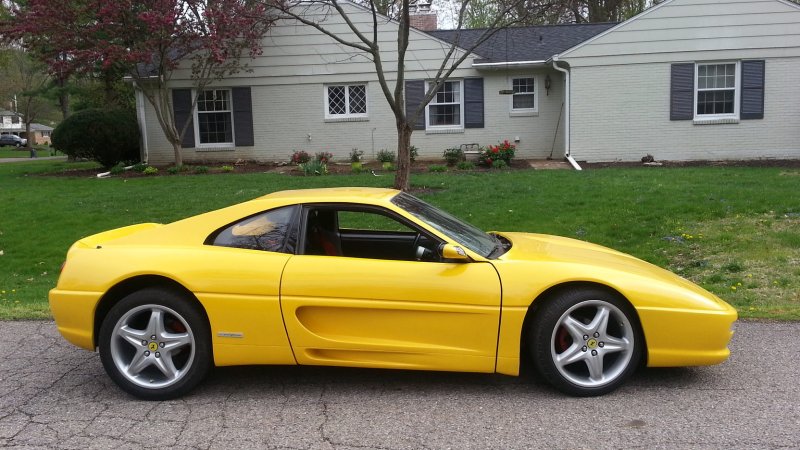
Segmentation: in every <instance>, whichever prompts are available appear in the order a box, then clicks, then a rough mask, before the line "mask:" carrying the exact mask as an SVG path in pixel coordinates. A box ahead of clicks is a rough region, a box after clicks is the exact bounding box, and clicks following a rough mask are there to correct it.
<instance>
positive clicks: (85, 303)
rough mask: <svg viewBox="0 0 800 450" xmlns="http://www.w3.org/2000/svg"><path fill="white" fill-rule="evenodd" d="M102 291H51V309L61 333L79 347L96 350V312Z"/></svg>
mask: <svg viewBox="0 0 800 450" xmlns="http://www.w3.org/2000/svg"><path fill="white" fill-rule="evenodd" d="M102 295H103V294H102V293H101V292H82V291H65V290H61V289H53V290H51V291H50V294H49V296H48V297H49V300H50V311H51V312H52V313H53V318H55V321H56V327H58V331H59V333H61V335H62V336H64V338H65V339H66V340H67V341H69V342H71V343H72V344H75V345H77V346H78V347H81V348H85V349H87V350H92V351H94V349H95V343H94V312H95V308H96V307H97V303H98V302H99V301H100V297H101V296H102Z"/></svg>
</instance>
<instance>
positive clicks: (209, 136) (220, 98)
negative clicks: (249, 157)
mask: <svg viewBox="0 0 800 450" xmlns="http://www.w3.org/2000/svg"><path fill="white" fill-rule="evenodd" d="M196 120H197V138H198V142H199V143H200V145H214V146H218V145H220V144H223V145H233V110H232V108H231V91H230V90H229V89H210V90H206V91H203V92H201V93H200V95H199V96H198V97H197V112H196Z"/></svg>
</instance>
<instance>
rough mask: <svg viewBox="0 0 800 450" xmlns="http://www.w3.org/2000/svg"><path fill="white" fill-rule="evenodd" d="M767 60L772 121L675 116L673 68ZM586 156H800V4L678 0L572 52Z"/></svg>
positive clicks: (574, 135) (578, 153) (578, 139)
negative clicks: (707, 121) (718, 121)
mask: <svg viewBox="0 0 800 450" xmlns="http://www.w3.org/2000/svg"><path fill="white" fill-rule="evenodd" d="M743 59H763V60H765V61H766V68H765V96H764V119H757V120H741V121H739V123H734V124H713V125H709V124H706V125H699V124H694V123H693V121H691V120H682V121H670V120H669V104H670V65H671V64H672V63H677V62H706V61H740V60H743ZM563 60H564V61H566V62H568V63H569V65H570V68H571V74H572V105H571V108H572V110H571V125H570V126H571V128H572V130H571V150H572V154H573V156H574V157H575V158H576V159H578V160H588V161H614V160H623V161H636V160H639V159H640V158H641V157H642V156H644V155H646V154H648V153H649V154H652V155H653V156H655V157H656V159H663V160H693V159H694V160H698V159H700V160H703V159H704V160H714V159H751V158H800V84H799V83H796V82H794V81H791V80H796V79H797V76H798V73H800V8H798V7H796V6H793V5H790V4H787V3H785V2H782V1H779V0H672V1H667V2H665V3H663V4H662V5H660V6H657V7H655V8H653V9H651V10H650V11H647V12H645V13H643V14H642V15H640V16H638V17H636V18H634V19H632V20H630V21H628V22H625V23H623V24H621V25H620V26H618V27H617V28H615V29H612V30H610V31H609V32H607V33H606V34H603V35H599V36H597V37H596V38H594V39H592V40H589V41H587V42H585V43H584V44H583V45H580V46H578V47H576V48H574V49H573V50H571V51H567V52H565V53H564V55H563Z"/></svg>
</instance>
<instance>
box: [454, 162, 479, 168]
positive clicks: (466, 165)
mask: <svg viewBox="0 0 800 450" xmlns="http://www.w3.org/2000/svg"><path fill="white" fill-rule="evenodd" d="M457 167H458V170H472V169H474V168H475V163H473V162H471V161H461V162H460V163H458V166H457Z"/></svg>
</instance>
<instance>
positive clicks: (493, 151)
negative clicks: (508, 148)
mask: <svg viewBox="0 0 800 450" xmlns="http://www.w3.org/2000/svg"><path fill="white" fill-rule="evenodd" d="M499 151H500V150H499V149H498V148H497V147H494V148H492V153H497V152H499Z"/></svg>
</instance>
